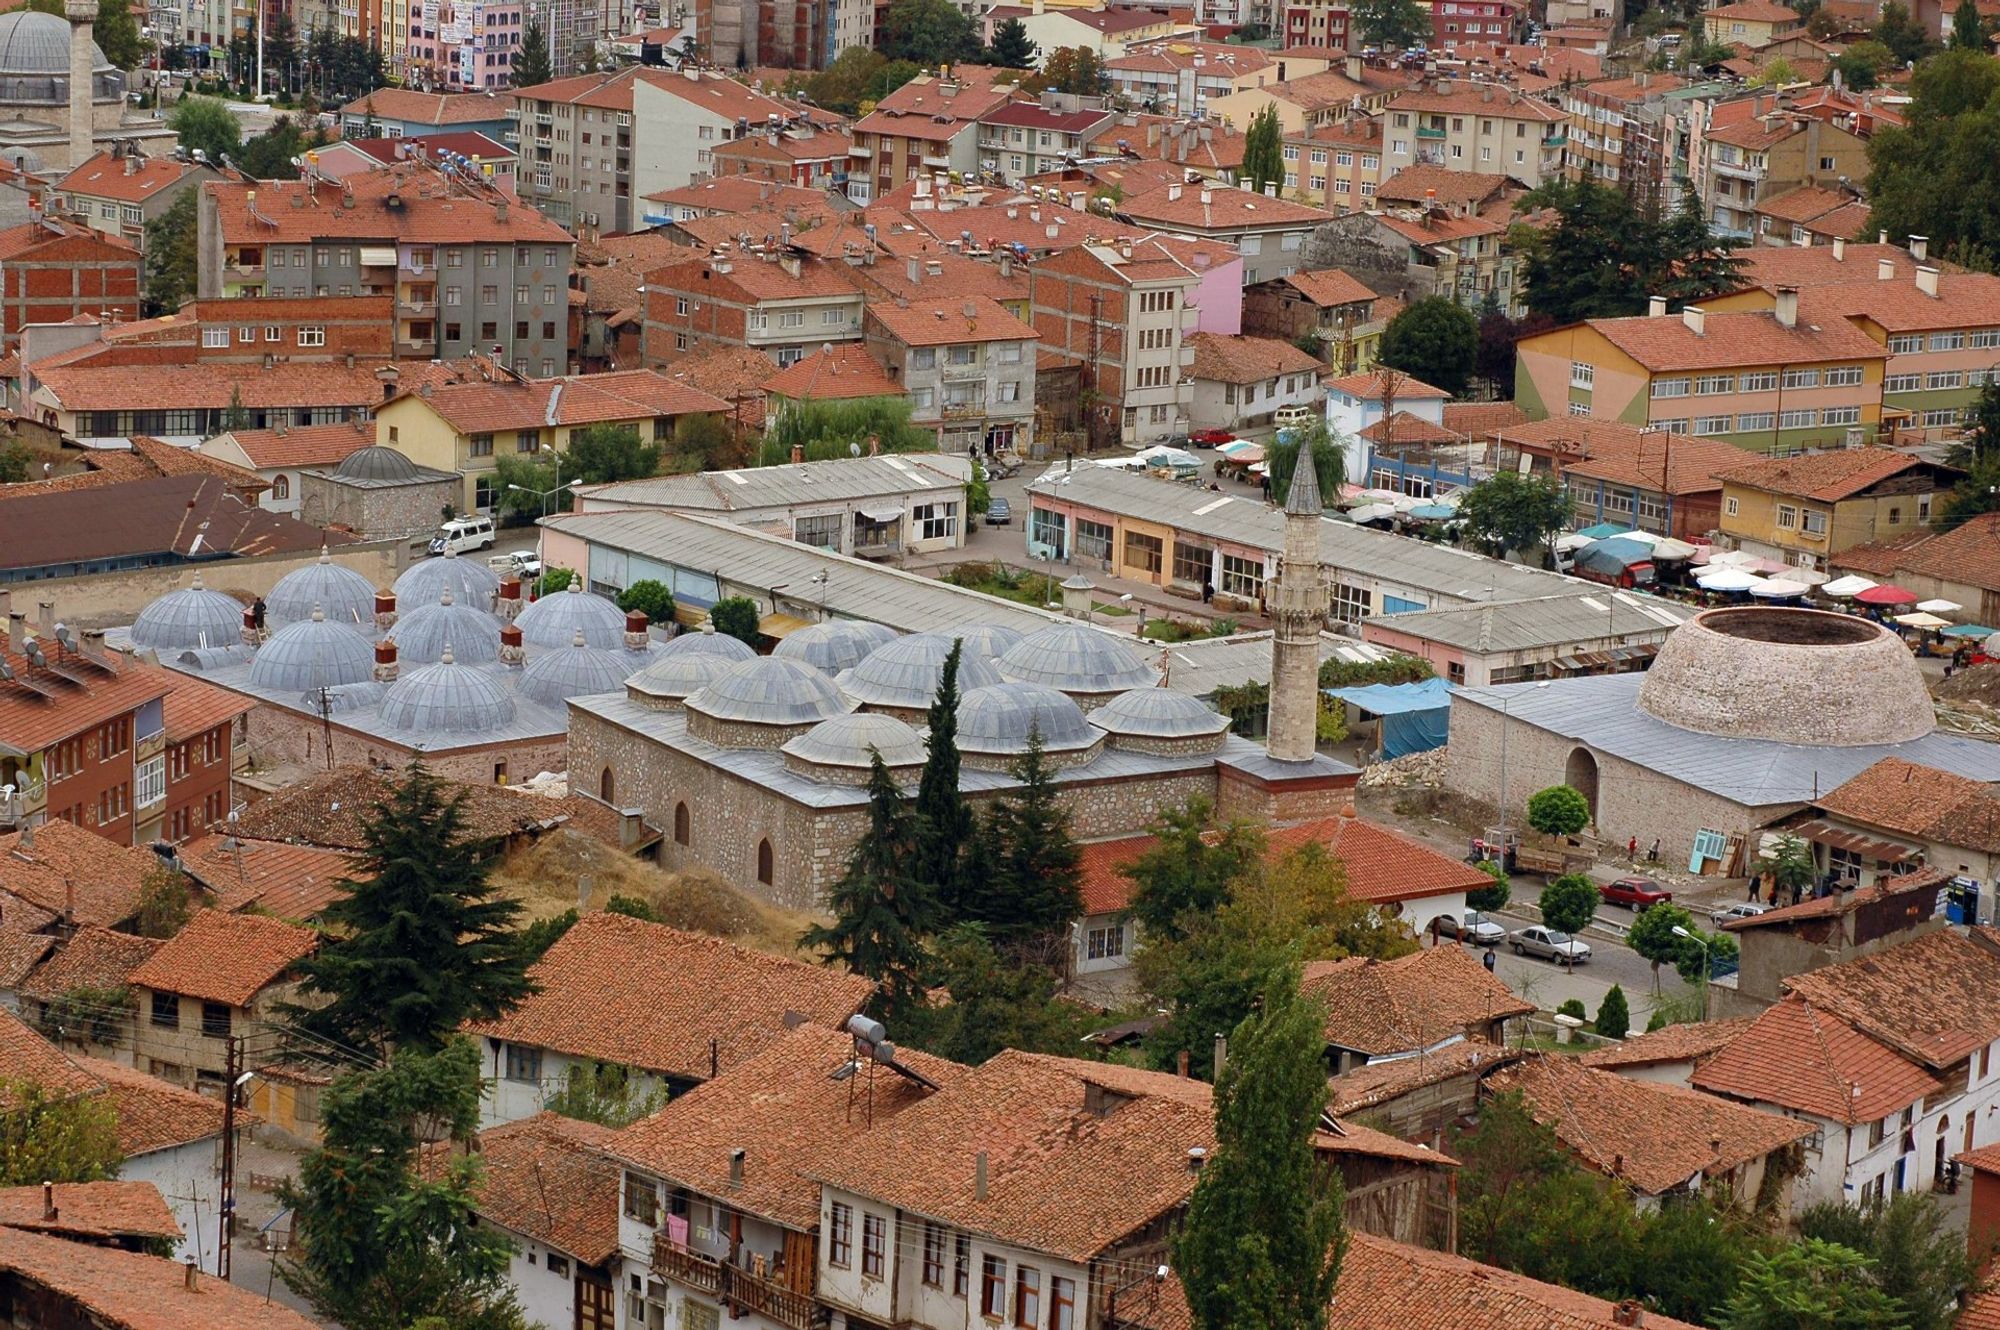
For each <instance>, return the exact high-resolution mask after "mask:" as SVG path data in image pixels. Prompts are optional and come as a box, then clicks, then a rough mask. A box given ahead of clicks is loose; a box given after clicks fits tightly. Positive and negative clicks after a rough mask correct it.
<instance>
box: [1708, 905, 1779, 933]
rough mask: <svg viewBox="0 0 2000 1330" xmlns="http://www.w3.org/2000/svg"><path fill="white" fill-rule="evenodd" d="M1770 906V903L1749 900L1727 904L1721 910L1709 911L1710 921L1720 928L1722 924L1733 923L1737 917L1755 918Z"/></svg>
mask: <svg viewBox="0 0 2000 1330" xmlns="http://www.w3.org/2000/svg"><path fill="white" fill-rule="evenodd" d="M1770 908H1771V907H1770V906H1768V905H1754V904H1752V903H1751V902H1749V901H1738V902H1736V904H1734V905H1725V906H1724V907H1723V908H1721V909H1720V910H1710V911H1709V912H1708V919H1709V922H1710V923H1712V924H1714V925H1715V926H1716V927H1718V928H1720V927H1721V926H1722V925H1724V924H1726V923H1731V922H1733V921H1734V920H1737V919H1755V918H1756V917H1757V916H1758V915H1760V914H1763V913H1764V912H1765V911H1766V910H1768V909H1770Z"/></svg>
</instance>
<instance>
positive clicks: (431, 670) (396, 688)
mask: <svg viewBox="0 0 2000 1330" xmlns="http://www.w3.org/2000/svg"><path fill="white" fill-rule="evenodd" d="M377 714H378V715H379V716H380V717H381V719H382V723H383V724H384V725H386V726H389V727H390V728H392V729H398V730H407V731H409V732H411V733H415V734H467V733H475V732H479V731H484V730H497V729H499V728H500V727H501V726H502V725H505V724H506V723H507V722H508V721H511V720H512V719H514V699H513V698H511V697H509V696H507V692H506V690H505V689H503V688H502V687H501V686H500V684H499V682H498V680H496V679H495V678H494V676H493V674H492V673H491V672H489V671H486V670H482V669H480V668H479V667H478V666H476V665H466V664H463V663H461V662H460V661H458V660H456V659H454V658H453V656H452V651H451V648H449V647H447V648H446V649H445V653H444V656H443V658H442V659H440V660H439V661H438V662H437V663H436V664H434V665H425V666H423V667H422V668H421V669H415V670H411V671H410V672H409V673H408V674H405V675H404V676H403V677H402V678H400V679H398V680H397V681H396V682H395V683H393V684H391V685H389V688H388V690H387V691H386V692H384V693H383V694H382V705H381V710H380V711H379V712H378V713H377Z"/></svg>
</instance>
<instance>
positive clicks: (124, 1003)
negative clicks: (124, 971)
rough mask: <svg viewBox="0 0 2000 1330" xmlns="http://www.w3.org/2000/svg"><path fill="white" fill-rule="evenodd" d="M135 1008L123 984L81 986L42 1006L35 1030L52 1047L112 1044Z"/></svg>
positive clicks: (123, 1029)
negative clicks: (66, 1044) (107, 986)
mask: <svg viewBox="0 0 2000 1330" xmlns="http://www.w3.org/2000/svg"><path fill="white" fill-rule="evenodd" d="M135 1008H136V1004H135V1003H134V1002H133V1000H132V990H131V989H129V988H127V987H125V986H124V985H123V984H119V985H115V986H113V987H109V988H104V987H98V986H96V985H91V984H81V985H78V986H77V987H75V988H69V989H65V990H63V992H62V993H60V994H58V995H57V997H56V999H55V1000H54V1001H53V1002H50V1003H49V1004H48V1005H47V1006H45V1007H44V1008H43V1009H42V1012H41V1015H40V1016H38V1017H37V1018H36V1020H35V1028H36V1029H37V1030H39V1031H41V1033H42V1035H43V1036H44V1037H45V1038H47V1039H48V1040H49V1041H50V1042H51V1043H56V1044H61V1043H87V1044H116V1043H119V1042H121V1041H122V1040H123V1039H124V1037H125V1032H126V1029H127V1028H128V1024H129V1022H130V1021H131V1019H132V1014H133V1012H134V1010H135ZM0 1098H4V1095H0Z"/></svg>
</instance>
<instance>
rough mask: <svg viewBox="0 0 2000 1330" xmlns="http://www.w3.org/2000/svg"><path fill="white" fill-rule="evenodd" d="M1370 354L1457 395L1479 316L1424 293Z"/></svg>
mask: <svg viewBox="0 0 2000 1330" xmlns="http://www.w3.org/2000/svg"><path fill="white" fill-rule="evenodd" d="M1245 151H1248V149H1247V147H1246V149H1245ZM1376 359H1377V360H1379V361H1380V362H1381V363H1382V364H1384V365H1387V366H1389V367H1390V368H1391V369H1399V370H1402V371H1403V372H1404V373H1405V374H1409V375H1411V376H1412V377H1414V378H1417V379H1420V380H1422V381H1423V382H1425V383H1428V384H1430V385H1431V386H1433V387H1436V388H1442V389H1444V390H1445V391H1446V392H1448V393H1450V394H1451V395H1452V396H1453V397H1457V396H1458V395H1459V394H1461V393H1463V392H1464V391H1465V385H1466V383H1467V381H1468V380H1470V379H1471V377H1472V371H1473V368H1474V366H1475V365H1476V364H1477V363H1478V360H1479V320H1478V319H1476V318H1474V317H1473V314H1472V311H1471V310H1469V309H1467V308H1465V306H1463V305H1461V304H1459V303H1458V302H1457V301H1455V300H1451V299H1449V298H1447V297H1445V296H1426V297H1425V298H1424V299H1422V300H1419V301H1417V302H1416V303H1414V304H1411V305H1407V306H1405V307H1404V308H1403V310H1402V312H1401V313H1399V314H1397V315H1396V317H1395V318H1393V319H1391V320H1389V326H1388V327H1387V328H1384V329H1383V330H1382V345H1381V349H1380V350H1379V351H1378V352H1377V353H1376Z"/></svg>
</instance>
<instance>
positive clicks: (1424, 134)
mask: <svg viewBox="0 0 2000 1330" xmlns="http://www.w3.org/2000/svg"><path fill="white" fill-rule="evenodd" d="M1417 137H1418V138H1420V139H1441V138H1443V137H1444V130H1442V129H1438V128H1433V127H1431V126H1428V125H1419V126H1418V127H1417Z"/></svg>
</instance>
